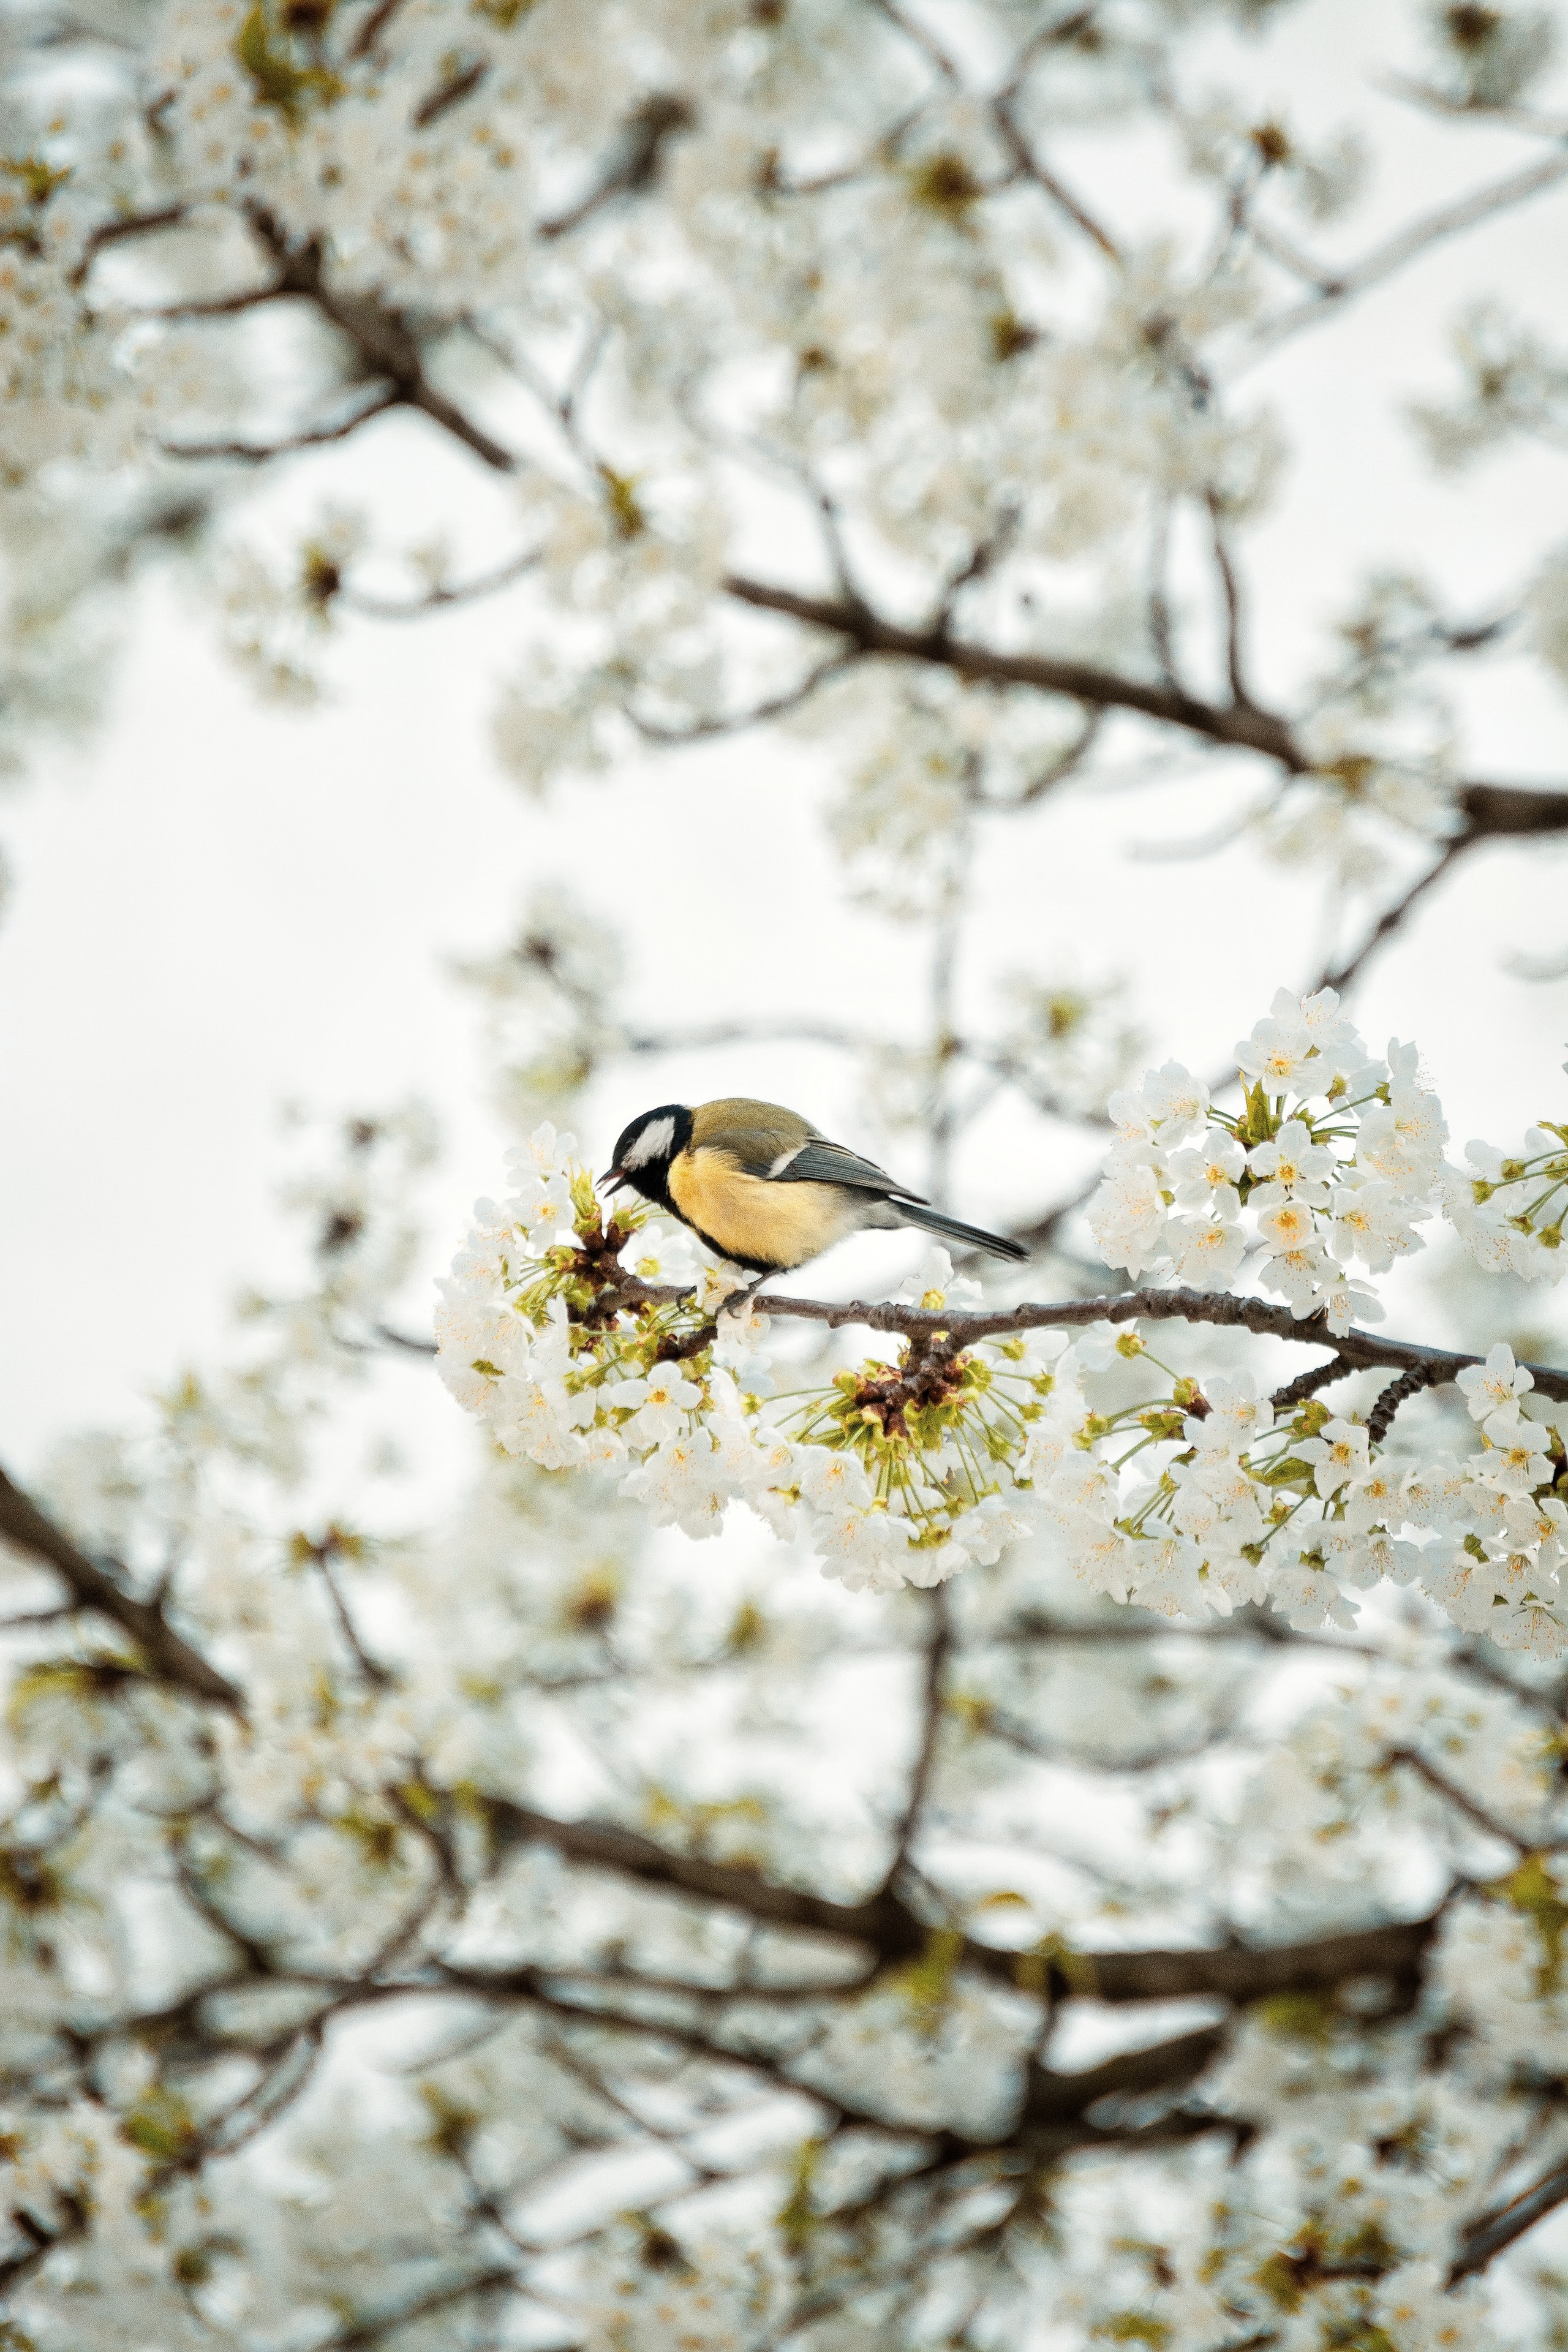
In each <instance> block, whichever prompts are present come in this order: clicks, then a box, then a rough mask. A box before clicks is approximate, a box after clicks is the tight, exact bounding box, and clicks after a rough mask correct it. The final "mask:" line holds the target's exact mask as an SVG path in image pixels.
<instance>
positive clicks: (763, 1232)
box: [599, 1095, 1029, 1288]
mask: <svg viewBox="0 0 1568 2352" xmlns="http://www.w3.org/2000/svg"><path fill="white" fill-rule="evenodd" d="M599 1182H600V1184H601V1185H602V1186H605V1188H607V1192H608V1193H609V1194H611V1195H613V1194H614V1193H616V1192H619V1191H620V1190H621V1189H622V1188H623V1187H624V1186H626V1185H629V1186H630V1187H631V1189H632V1190H633V1191H634V1192H640V1193H641V1194H642V1197H643V1199H644V1200H645V1201H651V1202H653V1203H654V1204H655V1206H656V1207H658V1208H660V1209H664V1210H667V1211H668V1213H669V1214H670V1215H671V1216H674V1217H679V1220H680V1222H681V1223H682V1224H683V1225H688V1226H689V1227H690V1229H691V1231H692V1232H693V1233H694V1234H696V1235H697V1238H698V1240H699V1241H701V1242H706V1243H707V1244H708V1246H709V1248H710V1250H712V1251H714V1252H715V1253H716V1254H717V1255H719V1256H720V1257H722V1258H728V1259H729V1260H730V1262H731V1265H743V1266H745V1267H746V1268H747V1269H748V1270H749V1271H750V1272H751V1273H752V1274H754V1275H756V1276H758V1278H759V1280H760V1279H762V1278H763V1277H765V1276H768V1275H770V1274H787V1273H790V1272H793V1270H794V1269H795V1267H796V1266H797V1265H805V1264H806V1263H807V1261H808V1260H809V1259H811V1258H814V1257H817V1256H820V1255H821V1253H822V1252H823V1251H824V1250H826V1249H830V1248H831V1247H832V1246H833V1244H834V1243H835V1242H840V1241H843V1240H844V1239H845V1238H846V1236H847V1234H858V1233H864V1232H866V1231H867V1230H868V1228H869V1229H870V1230H872V1231H875V1232H879V1233H880V1232H888V1231H891V1230H893V1229H895V1228H897V1227H899V1226H901V1225H914V1226H916V1227H918V1228H919V1230H920V1231H921V1233H927V1234H940V1235H941V1236H942V1239H943V1240H944V1241H955V1242H967V1243H969V1244H971V1246H972V1247H973V1248H975V1249H983V1250H989V1251H990V1252H991V1254H992V1255H993V1256H994V1257H1005V1258H1015V1259H1017V1258H1026V1257H1027V1256H1028V1254H1029V1253H1028V1251H1027V1250H1026V1249H1022V1248H1020V1246H1019V1244H1017V1243H1016V1242H1013V1241H1007V1240H1005V1239H1004V1237H1003V1236H1002V1235H1001V1234H987V1233H983V1232H982V1231H981V1230H980V1228H979V1226H978V1225H965V1224H963V1223H960V1222H959V1220H958V1218H956V1217H950V1216H948V1215H946V1214H945V1213H944V1212H943V1211H942V1210H941V1209H933V1208H932V1207H931V1202H929V1201H928V1200H926V1199H925V1198H924V1197H923V1195H922V1194H921V1193H919V1192H911V1191H910V1188H909V1186H908V1185H906V1184H900V1183H899V1182H897V1181H896V1180H895V1179H894V1178H893V1177H891V1176H889V1174H888V1173H887V1171H885V1170H884V1169H881V1168H878V1167H876V1166H874V1165H873V1163H872V1162H871V1161H870V1160H862V1159H861V1158H860V1156H859V1154H858V1152H855V1151H849V1150H846V1148H845V1146H844V1145H843V1144H841V1143H831V1142H829V1140H828V1139H827V1137H826V1136H825V1135H824V1134H822V1133H821V1132H820V1130H819V1129H816V1128H815V1127H813V1126H812V1124H811V1122H810V1120H809V1119H805V1118H801V1116H800V1114H799V1112H798V1111H793V1110H786V1109H785V1108H784V1105H783V1104H782V1103H770V1102H758V1101H755V1100H754V1099H753V1098H752V1097H751V1096H749V1095H724V1096H721V1097H720V1099H719V1100H718V1101H717V1102H708V1103H698V1104H697V1105H695V1106H692V1105H689V1104H687V1103H659V1104H658V1105H657V1106H656V1108H654V1109H652V1110H645V1111H643V1112H642V1113H641V1114H640V1115H639V1116H638V1117H637V1118H634V1119H633V1120H632V1121H631V1123H630V1125H629V1126H627V1127H626V1128H624V1129H622V1131H621V1134H620V1137H619V1139H618V1140H617V1142H616V1154H615V1159H614V1160H613V1162H612V1164H611V1165H610V1166H609V1167H608V1168H607V1169H606V1170H605V1173H604V1174H603V1176H601V1177H600V1179H599ZM752 1287H753V1288H755V1285H754V1284H753V1286H752Z"/></svg>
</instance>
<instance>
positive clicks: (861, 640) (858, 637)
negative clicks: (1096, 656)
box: [723, 572, 1311, 775]
mask: <svg viewBox="0 0 1568 2352" xmlns="http://www.w3.org/2000/svg"><path fill="white" fill-rule="evenodd" d="M723 584H724V590H725V593H726V594H727V595H730V596H732V597H734V598H735V600H736V601H737V603H739V604H750V605H752V606H753V607H754V608H755V609H756V610H758V611H760V612H765V613H780V614H785V615H787V617H788V618H789V619H791V620H795V621H805V622H806V623H808V624H809V625H810V626H812V627H813V628H817V629H826V630H829V631H831V632H832V633H833V634H834V635H837V636H841V637H847V638H848V639H849V640H850V642H851V644H852V645H854V646H857V647H858V650H859V651H860V653H862V654H863V655H867V656H879V657H881V658H885V659H891V660H895V661H917V662H929V663H931V665H932V666H933V667H938V668H942V669H950V670H952V671H953V672H954V673H955V674H956V675H957V676H959V677H973V678H980V679H983V680H984V681H985V682H987V683H988V684H991V685H994V686H1032V687H1036V688H1039V689H1040V690H1041V691H1042V692H1044V693H1047V694H1064V695H1067V696H1068V697H1069V698H1070V699H1071V700H1073V701H1075V702H1083V703H1089V704H1091V705H1098V706H1100V707H1102V708H1106V709H1121V710H1136V711H1139V712H1141V713H1142V716H1143V717H1144V718H1147V719H1161V720H1163V722H1164V723H1165V724H1166V725H1167V726H1170V727H1182V728H1185V729H1186V730H1188V731H1189V732H1190V733H1192V734H1195V735H1202V736H1205V737H1206V738H1207V739H1208V740H1209V741H1210V742H1213V743H1225V744H1229V745H1233V746H1236V747H1237V748H1238V749H1241V750H1244V751H1259V752H1261V753H1262V754H1263V755H1264V757H1265V758H1267V759H1270V760H1278V761H1279V762H1280V764H1281V765H1282V766H1283V767H1285V768H1287V769H1289V772H1290V773H1291V774H1292V775H1300V774H1303V773H1305V772H1306V771H1307V769H1308V768H1309V767H1310V764H1311V763H1310V761H1309V760H1308V758H1307V756H1306V754H1305V752H1303V751H1301V750H1300V747H1299V745H1298V744H1297V743H1296V741H1295V740H1294V738H1293V737H1292V735H1291V733H1290V730H1289V728H1288V727H1287V725H1286V724H1285V721H1284V720H1283V719H1279V718H1276V717H1275V716H1274V715H1273V713H1272V712H1270V711H1267V710H1255V709H1252V708H1251V707H1250V706H1247V705H1240V706H1237V707H1233V708H1230V709H1223V708H1221V707H1219V706H1218V705H1216V704H1214V703H1207V702H1203V701H1200V700H1199V699H1198V698H1197V697H1196V696H1195V695H1190V694H1186V693H1184V692H1183V691H1182V690H1181V688H1176V687H1171V686H1153V685H1150V684H1147V683H1145V681H1144V680H1142V678H1133V677H1121V676H1120V675H1118V673H1116V672H1115V671H1113V670H1104V669H1099V668H1097V667H1095V666H1094V665H1093V664H1092V663H1089V662H1079V661H1066V660H1057V659H1053V658H1052V657H1051V656H1048V655H1045V654H1009V653H1003V652H1001V651H999V650H998V649H996V648H994V647H992V646H976V645H972V644H970V643H968V642H967V641H966V640H965V639H963V638H960V637H954V636H952V635H949V633H948V632H947V631H946V630H945V629H942V628H928V629H904V628H899V627H897V626H896V625H894V624H893V623H892V622H890V621H884V620H882V619H880V618H879V616H878V615H877V614H875V613H873V612H871V611H870V610H869V609H868V607H867V606H865V605H862V604H851V603H850V602H849V601H848V600H847V598H843V597H828V596H808V595H803V594H801V593H798V592H797V591H796V590H795V589H793V588H781V587H778V586H775V585H773V583H770V582H767V581H763V580H753V579H751V578H749V577H748V576H747V575H745V574H744V573H741V572H731V573H730V574H729V575H728V577H727V578H726V579H725V581H724V583H723Z"/></svg>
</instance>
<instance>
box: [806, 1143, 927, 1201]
mask: <svg viewBox="0 0 1568 2352" xmlns="http://www.w3.org/2000/svg"><path fill="white" fill-rule="evenodd" d="M767 1172H768V1174H769V1176H770V1177H771V1178H772V1179H773V1182H774V1183H776V1184H847V1185H849V1186H851V1187H852V1189H853V1190H854V1191H856V1192H879V1193H880V1194H881V1195H882V1197H883V1199H884V1200H889V1199H895V1200H900V1201H919V1200H922V1199H923V1198H924V1195H923V1194H922V1193H920V1192H911V1191H910V1187H909V1186H908V1185H907V1184H900V1183H898V1182H896V1181H895V1180H894V1179H893V1178H892V1177H891V1176H889V1173H888V1171H887V1170H886V1169H885V1168H878V1167H875V1166H874V1165H873V1164H872V1162H871V1161H870V1160H862V1159H861V1158H860V1156H859V1154H858V1152H855V1151H847V1150H845V1148H844V1146H843V1144H841V1143H829V1142H828V1140H827V1138H826V1136H825V1135H814V1136H813V1137H812V1138H811V1139H810V1141H809V1142H806V1143H803V1144H801V1145H800V1146H799V1147H798V1149H797V1150H794V1151H792V1152H790V1154H789V1155H788V1157H787V1158H785V1159H783V1160H776V1161H775V1162H774V1163H773V1167H771V1168H770V1169H769V1170H768V1171H767Z"/></svg>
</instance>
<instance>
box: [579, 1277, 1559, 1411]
mask: <svg viewBox="0 0 1568 2352" xmlns="http://www.w3.org/2000/svg"><path fill="white" fill-rule="evenodd" d="M615 1289H616V1294H617V1295H618V1296H619V1297H621V1298H623V1299H625V1300H626V1303H627V1304H628V1305H636V1304H639V1303H645V1302H646V1303H647V1304H649V1305H658V1306H668V1305H670V1304H672V1303H673V1302H675V1301H676V1300H678V1299H682V1298H686V1297H689V1292H687V1291H685V1290H681V1289H677V1288H675V1287H673V1286H659V1285H657V1284H650V1283H642V1282H638V1281H637V1279H636V1277H635V1276H629V1275H628V1276H626V1277H625V1279H624V1280H623V1281H622V1282H620V1283H618V1284H616V1286H615ZM759 1306H760V1310H761V1311H762V1312H763V1313H765V1314H768V1315H790V1316H795V1317H797V1318H799V1319H800V1320H802V1321H803V1322H807V1323H826V1325H827V1327H828V1328H829V1329H830V1330H835V1331H836V1330H839V1329H841V1328H843V1327H844V1326H845V1325H846V1324H850V1323H861V1324H864V1325H865V1326H866V1328H868V1330H871V1331H894V1332H898V1333H900V1334H901V1335H902V1336H903V1337H904V1338H905V1339H922V1340H925V1341H927V1342H930V1341H932V1340H938V1339H940V1340H942V1342H943V1343H944V1345H945V1346H947V1347H948V1348H949V1349H951V1350H952V1353H954V1354H956V1353H957V1352H958V1351H959V1350H960V1349H963V1348H967V1347H971V1346H973V1343H974V1342H975V1341H976V1340H979V1339H1000V1338H1001V1337H1003V1336H1004V1335H1005V1334H1014V1333H1017V1332H1020V1331H1046V1330H1064V1329H1068V1328H1073V1327H1075V1326H1078V1325H1081V1324H1086V1323H1100V1322H1105V1323H1132V1322H1136V1321H1139V1320H1140V1319H1142V1318H1148V1320H1149V1321H1151V1322H1169V1321H1173V1320H1175V1321H1181V1322H1185V1323H1217V1324H1222V1325H1226V1326H1229V1327H1231V1328H1241V1329H1244V1330H1247V1331H1257V1332H1259V1333H1262V1334H1263V1335H1264V1336H1266V1337H1267V1338H1268V1339H1289V1340H1290V1341H1291V1342H1293V1343H1294V1344H1295V1345H1297V1346H1300V1347H1309V1348H1329V1349H1333V1350H1334V1351H1335V1352H1336V1353H1337V1354H1338V1355H1339V1356H1340V1357H1342V1359H1343V1360H1344V1361H1345V1362H1346V1363H1347V1364H1349V1365H1352V1366H1353V1367H1354V1368H1355V1370H1358V1371H1360V1370H1363V1369H1364V1368H1365V1367H1367V1366H1368V1365H1385V1366H1387V1367H1389V1368H1390V1369H1391V1370H1396V1371H1408V1370H1415V1369H1416V1368H1417V1367H1419V1368H1420V1369H1421V1370H1423V1371H1424V1372H1425V1374H1426V1378H1427V1381H1428V1382H1429V1383H1430V1385H1432V1386H1433V1387H1437V1386H1440V1385H1441V1384H1442V1382H1444V1381H1452V1380H1457V1379H1458V1375H1459V1374H1460V1372H1462V1371H1464V1370H1466V1369H1467V1368H1468V1366H1469V1365H1471V1364H1479V1363H1482V1362H1484V1361H1485V1359H1484V1358H1483V1357H1480V1356H1474V1355H1467V1354H1464V1353H1462V1352H1460V1351H1459V1350H1458V1349H1447V1348H1426V1347H1423V1346H1421V1345H1420V1344H1419V1342H1417V1341H1415V1340H1414V1339H1381V1338H1379V1337H1378V1336H1377V1335H1376V1334H1375V1333H1373V1332H1371V1331H1360V1330H1356V1329H1354V1328H1352V1329H1351V1330H1349V1331H1345V1332H1342V1333H1340V1334H1338V1335H1337V1336H1336V1335H1335V1334H1333V1333H1331V1331H1330V1330H1329V1328H1328V1326H1327V1324H1326V1323H1325V1322H1324V1320H1323V1318H1322V1317H1321V1315H1305V1316H1302V1317H1300V1318H1297V1317H1296V1316H1294V1315H1292V1313H1291V1312H1290V1309H1289V1307H1276V1306H1274V1305H1272V1304H1271V1302H1270V1301H1269V1300H1268V1299H1265V1298H1248V1297H1237V1295H1236V1294H1235V1293H1234V1292H1231V1291H1203V1290H1158V1289H1148V1290H1124V1291H1121V1292H1119V1293H1117V1294H1115V1295H1114V1296H1112V1297H1099V1298H1061V1299H1057V1300H1055V1301H1054V1302H1053V1303H1051V1304H1050V1305H1047V1306H1039V1307H1036V1306H1030V1305H1026V1306H1022V1307H997V1308H996V1309H995V1310H994V1312H992V1313H990V1314H973V1315H955V1314H948V1313H946V1312H938V1313H932V1312H931V1311H930V1310H928V1309H926V1308H924V1307H906V1306H904V1305H902V1304H901V1303H900V1302H899V1301H897V1300H893V1299H879V1300H876V1301H869V1300H866V1299H859V1298H857V1299H850V1300H847V1301H844V1302H840V1301H839V1300H837V1299H828V1298H794V1297H786V1296H785V1295H784V1293H782V1292H779V1291H772V1290H770V1291H767V1292H764V1293H762V1294H760V1295H759ZM1529 1369H1530V1370H1531V1372H1532V1373H1533V1374H1534V1377H1535V1385H1536V1387H1537V1389H1538V1390H1539V1391H1541V1394H1542V1396H1547V1397H1551V1398H1552V1399H1553V1400H1554V1401H1556V1402H1568V1371H1561V1370H1558V1369H1557V1367H1556V1366H1555V1365H1552V1364H1531V1366H1530V1367H1529Z"/></svg>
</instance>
